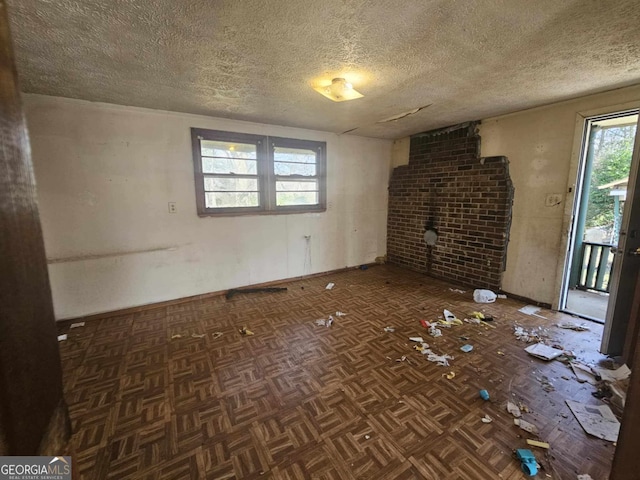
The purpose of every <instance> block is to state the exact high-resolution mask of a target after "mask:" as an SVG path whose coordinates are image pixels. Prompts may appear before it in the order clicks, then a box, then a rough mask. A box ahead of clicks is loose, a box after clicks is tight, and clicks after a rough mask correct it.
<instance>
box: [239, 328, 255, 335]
mask: <svg viewBox="0 0 640 480" xmlns="http://www.w3.org/2000/svg"><path fill="white" fill-rule="evenodd" d="M238 331H239V332H240V334H241V335H253V332H252V331H251V330H249V329H248V328H247V327H242V328H241V329H240V330H238Z"/></svg>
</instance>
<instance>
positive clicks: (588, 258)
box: [560, 110, 638, 323]
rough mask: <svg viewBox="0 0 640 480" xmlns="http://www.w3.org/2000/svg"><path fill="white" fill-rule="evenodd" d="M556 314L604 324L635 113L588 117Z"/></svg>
mask: <svg viewBox="0 0 640 480" xmlns="http://www.w3.org/2000/svg"><path fill="white" fill-rule="evenodd" d="M585 122H586V123H585V129H584V136H583V145H582V159H581V165H580V167H579V169H578V181H577V182H576V185H577V186H578V191H577V192H576V201H575V204H574V211H573V223H572V229H571V232H572V234H571V238H570V239H569V240H570V248H569V252H568V254H567V257H566V260H565V275H564V282H563V286H562V292H561V297H560V310H562V311H564V312H567V313H571V314H574V315H579V316H581V317H584V318H588V319H590V320H594V321H597V322H600V323H604V321H605V318H606V315H607V309H608V305H609V297H610V295H609V294H610V289H611V286H612V284H611V280H612V275H611V273H612V268H613V262H614V256H615V255H614V253H615V252H616V248H617V246H618V240H619V237H620V226H621V223H622V213H623V210H624V205H625V201H626V198H627V187H628V183H629V172H630V168H631V160H632V157H633V147H634V141H635V136H636V129H637V122H638V111H637V110H633V111H625V112H618V113H613V114H608V115H600V116H597V117H591V118H587V119H586V120H585Z"/></svg>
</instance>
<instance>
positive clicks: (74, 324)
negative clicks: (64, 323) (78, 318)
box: [69, 322, 84, 328]
mask: <svg viewBox="0 0 640 480" xmlns="http://www.w3.org/2000/svg"><path fill="white" fill-rule="evenodd" d="M79 327H84V322H78V323H72V324H71V326H69V328H79Z"/></svg>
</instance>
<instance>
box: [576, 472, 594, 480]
mask: <svg viewBox="0 0 640 480" xmlns="http://www.w3.org/2000/svg"><path fill="white" fill-rule="evenodd" d="M577 480H593V477H592V476H591V475H589V474H588V473H584V474H582V475H578V478H577Z"/></svg>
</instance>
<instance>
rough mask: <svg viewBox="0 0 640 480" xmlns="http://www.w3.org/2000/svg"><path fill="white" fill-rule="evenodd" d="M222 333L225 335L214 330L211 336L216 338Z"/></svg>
mask: <svg viewBox="0 0 640 480" xmlns="http://www.w3.org/2000/svg"><path fill="white" fill-rule="evenodd" d="M222 335H224V333H222V332H213V333H212V334H211V337H212V338H213V339H214V340H215V339H216V338H220V337H221V336H222Z"/></svg>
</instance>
